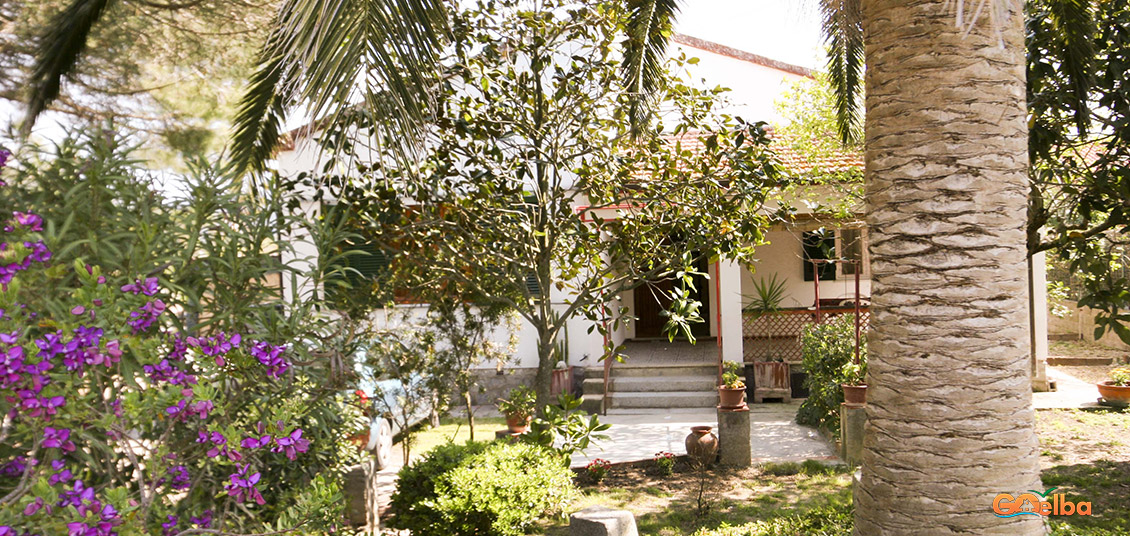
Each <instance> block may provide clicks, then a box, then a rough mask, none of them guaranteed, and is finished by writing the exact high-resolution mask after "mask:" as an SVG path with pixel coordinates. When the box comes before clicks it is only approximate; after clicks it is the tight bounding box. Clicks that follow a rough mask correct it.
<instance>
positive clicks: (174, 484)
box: [161, 465, 192, 489]
mask: <svg viewBox="0 0 1130 536" xmlns="http://www.w3.org/2000/svg"><path fill="white" fill-rule="evenodd" d="M161 480H164V481H166V482H167V483H168V484H169V488H171V489H188V488H189V486H191V485H192V476H191V475H190V474H189V473H188V468H187V467H185V466H183V465H174V466H172V467H170V468H169V470H168V479H167V480H166V479H161Z"/></svg>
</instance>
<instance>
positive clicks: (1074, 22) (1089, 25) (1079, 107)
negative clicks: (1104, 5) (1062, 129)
mask: <svg viewBox="0 0 1130 536" xmlns="http://www.w3.org/2000/svg"><path fill="white" fill-rule="evenodd" d="M1045 1H1046V3H1047V6H1048V13H1049V14H1050V15H1051V17H1050V18H1051V23H1052V25H1053V27H1054V28H1055V30H1056V31H1055V32H1054V34H1053V39H1055V40H1056V41H1057V42H1056V43H1055V45H1056V48H1058V49H1059V50H1058V51H1057V52H1059V54H1058V56H1059V60H1060V61H1061V62H1062V63H1061V70H1062V71H1063V72H1064V73H1065V74H1066V75H1067V87H1069V88H1070V93H1071V102H1070V105H1071V108H1072V111H1073V112H1074V115H1075V128H1076V129H1078V130H1079V133H1080V134H1083V135H1086V133H1087V131H1088V130H1089V127H1090V117H1091V108H1090V103H1089V102H1088V98H1089V96H1090V95H1089V92H1090V88H1091V84H1092V76H1093V73H1094V58H1095V48H1094V44H1093V42H1094V41H1093V40H1094V38H1095V34H1096V33H1097V32H1098V29H1097V27H1096V23H1095V13H1094V10H1093V7H1092V2H1091V1H1090V0H1045Z"/></svg>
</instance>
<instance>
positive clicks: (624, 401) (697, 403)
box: [609, 391, 718, 409]
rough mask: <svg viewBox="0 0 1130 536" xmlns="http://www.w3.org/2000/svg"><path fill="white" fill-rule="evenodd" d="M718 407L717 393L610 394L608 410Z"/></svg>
mask: <svg viewBox="0 0 1130 536" xmlns="http://www.w3.org/2000/svg"><path fill="white" fill-rule="evenodd" d="M717 405H718V391H657V392H651V393H617V392H615V391H613V392H612V398H611V403H610V405H609V408H616V409H622V408H712V407H714V406H717Z"/></svg>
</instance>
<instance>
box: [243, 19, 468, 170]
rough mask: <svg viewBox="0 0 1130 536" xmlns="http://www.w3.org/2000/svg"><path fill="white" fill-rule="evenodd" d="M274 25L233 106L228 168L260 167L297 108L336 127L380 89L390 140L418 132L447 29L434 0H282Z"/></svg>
mask: <svg viewBox="0 0 1130 536" xmlns="http://www.w3.org/2000/svg"><path fill="white" fill-rule="evenodd" d="M273 27H274V29H273V34H272V37H271V39H269V40H268V42H267V43H266V45H265V46H264V48H263V50H262V51H261V53H260V55H259V67H258V70H257V72H256V76H255V77H253V79H252V80H251V83H250V84H249V85H248V88H247V91H246V93H245V94H244V97H243V99H242V100H241V102H240V113H239V115H238V117H237V118H236V123H235V131H234V135H233V138H232V144H231V145H232V146H231V154H232V162H231V166H230V168H229V169H230V170H231V171H235V172H242V171H244V170H248V169H259V168H261V166H262V164H263V161H264V160H266V159H267V158H268V157H269V155H270V154H271V152H273V150H274V148H275V147H276V146H277V143H278V135H279V134H280V132H279V127H280V125H281V124H282V123H283V121H284V120H285V117H286V113H287V111H288V109H289V108H292V107H295V106H301V107H303V108H305V110H306V111H307V112H308V113H309V114H310V116H311V117H314V118H317V122H316V124H329V123H336V122H337V121H338V120H339V119H340V118H341V117H342V116H343V114H344V113H346V112H347V111H348V110H350V109H351V108H352V107H354V106H357V105H363V104H364V103H365V102H368V101H369V100H370V99H369V96H370V95H372V94H374V93H382V94H384V95H385V98H383V99H382V102H388V103H391V104H390V105H388V106H386V107H384V108H383V109H382V110H381V112H382V115H381V117H382V118H383V119H384V121H382V122H381V124H382V125H383V126H384V127H385V128H387V129H389V131H390V132H395V133H396V134H395V136H392V137H393V138H395V139H398V140H414V139H417V138H418V136H417V134H418V133H419V132H420V130H421V128H422V124H423V123H424V118H425V117H426V114H427V110H428V109H429V107H430V98H429V91H430V89H431V88H432V87H434V84H435V83H436V81H437V80H439V72H440V66H439V60H438V57H439V51H440V49H441V47H442V46H443V44H444V43H446V42H447V41H448V38H449V35H450V27H449V22H448V13H447V11H446V8H445V6H444V4H443V2H442V1H441V0H287V1H286V2H284V3H283V5H282V6H281V8H280V9H279V12H278V15H277V16H276V19H275V22H274V25H273Z"/></svg>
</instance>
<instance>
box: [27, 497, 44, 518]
mask: <svg viewBox="0 0 1130 536" xmlns="http://www.w3.org/2000/svg"><path fill="white" fill-rule="evenodd" d="M44 506H46V505H45V504H43V499H42V498H40V497H36V498H35V502H30V503H28V505H27V506H25V507H24V515H25V516H33V515H35V514H36V512H39V511H40V510H41V509H43V507H44ZM47 513H48V514H50V513H51V507H50V506H47Z"/></svg>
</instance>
